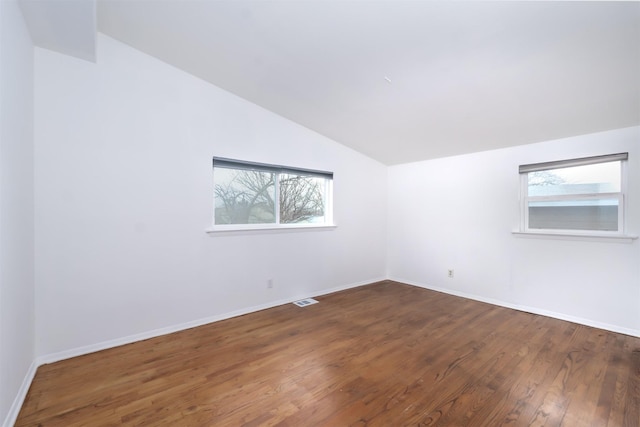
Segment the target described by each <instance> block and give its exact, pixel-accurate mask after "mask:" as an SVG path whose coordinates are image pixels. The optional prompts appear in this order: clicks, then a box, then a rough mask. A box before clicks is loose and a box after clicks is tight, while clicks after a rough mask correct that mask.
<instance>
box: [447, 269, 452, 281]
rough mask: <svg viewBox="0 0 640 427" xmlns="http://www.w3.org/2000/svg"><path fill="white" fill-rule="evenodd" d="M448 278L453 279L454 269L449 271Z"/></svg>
mask: <svg viewBox="0 0 640 427" xmlns="http://www.w3.org/2000/svg"><path fill="white" fill-rule="evenodd" d="M447 276H448V277H449V279H453V269H449V270H447Z"/></svg>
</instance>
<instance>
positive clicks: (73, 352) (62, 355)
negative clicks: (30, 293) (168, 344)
mask: <svg viewBox="0 0 640 427" xmlns="http://www.w3.org/2000/svg"><path fill="white" fill-rule="evenodd" d="M383 280H387V278H386V277H378V278H374V279H371V280H363V281H361V282H356V283H350V284H347V285H342V286H336V287H333V288H329V289H322V290H320V291H317V292H312V293H310V294H305V295H298V296H295V297H292V298H285V299H281V300H277V301H271V302H268V303H265V304H260V305H256V306H253V307H248V308H243V309H240V310H236V311H232V312H228V313H223V314H219V315H215V316H210V317H206V318H204V319H198V320H193V321H190V322H185V323H181V324H178V325H173V326H168V327H166V328H159V329H154V330H151V331H147V332H142V333H139V334H134V335H129V336H126V337H122V338H116V339H114V340H109V341H103V342H99V343H96V344H90V345H86V346H82V347H77V348H72V349H69V350H64V351H60V352H57V353H51V354H45V355H42V356H39V357H37V358H35V360H34V361H33V362H32V363H31V366H30V367H29V371H28V372H27V375H25V377H24V380H23V382H22V385H21V387H20V390H19V391H18V394H17V395H16V398H15V399H14V401H13V404H12V405H11V408H10V409H9V413H8V414H7V416H6V418H5V420H4V423H3V424H2V427H12V426H13V425H14V424H15V422H16V419H17V418H18V414H19V413H20V409H21V408H22V405H23V404H24V399H25V398H26V397H27V392H28V391H29V387H31V383H32V381H33V378H34V377H35V375H36V371H37V370H38V367H40V366H42V365H44V364H46V363H54V362H58V361H60V360H64V359H70V358H72V357H76V356H83V355H85V354H89V353H95V352H96V351H101V350H106V349H109V348H113V347H118V346H121V345H125V344H131V343H133V342H136V341H142V340H146V339H149V338H155V337H159V336H162V335H167V334H171V333H174V332H178V331H183V330H185V329H191V328H195V327H197V326H202V325H206V324H208V323H213V322H218V321H220V320H225V319H230V318H232V317H237V316H242V315H245V314H249V313H254V312H256V311H261V310H265V309H268V308H273V307H277V306H279V305H283V304H290V303H292V302H294V301H299V300H301V299H304V298H312V297H318V296H322V295H327V294H332V293H334V292H339V291H344V290H347V289H351V288H357V287H359V286H365V285H370V284H372V283H376V282H380V281H383Z"/></svg>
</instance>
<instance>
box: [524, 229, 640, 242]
mask: <svg viewBox="0 0 640 427" xmlns="http://www.w3.org/2000/svg"><path fill="white" fill-rule="evenodd" d="M511 234H513V235H514V236H516V237H524V238H534V239H536V238H540V239H559V240H587V241H589V240H590V241H598V242H615V243H633V241H634V240H636V239H637V238H638V236H634V235H631V234H581V233H569V232H560V233H553V232H548V231H547V232H536V231H512V232H511Z"/></svg>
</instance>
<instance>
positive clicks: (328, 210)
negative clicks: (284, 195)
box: [207, 156, 336, 232]
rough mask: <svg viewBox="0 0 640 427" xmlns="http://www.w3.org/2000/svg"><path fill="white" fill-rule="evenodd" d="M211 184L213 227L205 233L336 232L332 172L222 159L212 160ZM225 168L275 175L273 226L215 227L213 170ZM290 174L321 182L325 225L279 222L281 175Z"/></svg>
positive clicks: (271, 224)
mask: <svg viewBox="0 0 640 427" xmlns="http://www.w3.org/2000/svg"><path fill="white" fill-rule="evenodd" d="M212 166H213V167H212V175H213V177H212V181H213V188H214V191H213V215H212V226H211V228H209V229H207V232H220V231H222V232H224V231H261V230H296V229H321V228H335V227H336V226H335V224H334V218H333V172H327V171H322V170H315V169H305V168H299V167H290V166H281V165H275V164H269V163H258V162H251V161H244V160H235V159H229V158H225V157H216V156H214V157H213V161H212ZM216 167H221V168H228V169H236V170H243V169H244V170H253V171H259V172H270V173H273V174H274V191H275V195H274V206H275V207H276V209H275V212H274V222H269V223H248V224H216V196H215V185H216V183H215V172H214V170H215V168H216ZM281 174H290V175H298V176H312V177H318V178H324V179H325V182H324V193H323V195H324V218H325V220H324V222H321V223H281V221H280V179H279V177H280V175H281Z"/></svg>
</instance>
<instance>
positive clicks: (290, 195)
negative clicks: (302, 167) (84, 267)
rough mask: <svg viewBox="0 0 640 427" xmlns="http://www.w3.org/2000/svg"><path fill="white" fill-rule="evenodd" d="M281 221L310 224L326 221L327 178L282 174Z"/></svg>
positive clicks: (283, 222) (284, 222)
mask: <svg viewBox="0 0 640 427" xmlns="http://www.w3.org/2000/svg"><path fill="white" fill-rule="evenodd" d="M279 176H280V222H281V223H282V224H294V223H298V224H309V223H323V222H325V206H326V199H325V195H326V187H327V179H326V178H319V177H314V176H304V175H293V174H286V173H281V174H280V175H279Z"/></svg>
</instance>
